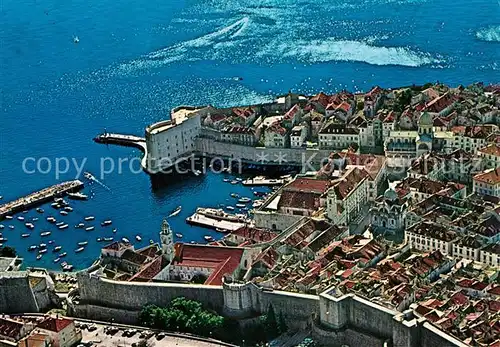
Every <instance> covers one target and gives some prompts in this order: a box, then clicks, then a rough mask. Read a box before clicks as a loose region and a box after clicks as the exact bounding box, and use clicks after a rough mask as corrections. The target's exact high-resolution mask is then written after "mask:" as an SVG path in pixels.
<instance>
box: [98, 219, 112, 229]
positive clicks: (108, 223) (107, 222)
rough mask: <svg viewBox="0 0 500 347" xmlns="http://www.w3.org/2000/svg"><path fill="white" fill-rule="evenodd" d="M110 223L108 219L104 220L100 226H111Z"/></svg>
mask: <svg viewBox="0 0 500 347" xmlns="http://www.w3.org/2000/svg"><path fill="white" fill-rule="evenodd" d="M112 223H113V222H112V221H111V220H110V219H108V220H105V221H104V222H102V223H101V225H102V226H103V227H105V226H108V225H111V224H112Z"/></svg>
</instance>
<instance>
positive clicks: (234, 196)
mask: <svg viewBox="0 0 500 347" xmlns="http://www.w3.org/2000/svg"><path fill="white" fill-rule="evenodd" d="M231 197H232V198H239V197H240V196H239V194H236V193H231Z"/></svg>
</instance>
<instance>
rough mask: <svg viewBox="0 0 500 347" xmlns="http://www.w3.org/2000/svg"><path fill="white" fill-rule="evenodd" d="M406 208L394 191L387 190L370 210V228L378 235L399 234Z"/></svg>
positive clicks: (402, 226)
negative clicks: (378, 233)
mask: <svg viewBox="0 0 500 347" xmlns="http://www.w3.org/2000/svg"><path fill="white" fill-rule="evenodd" d="M406 208H407V204H406V203H405V202H403V201H402V200H401V199H400V197H399V196H398V194H397V193H396V191H395V190H394V189H392V188H389V189H387V190H386V191H385V193H384V196H383V198H382V199H381V200H380V201H377V202H376V203H375V206H373V207H372V208H371V209H370V216H371V226H372V227H373V229H374V230H375V231H377V232H380V233H385V232H389V233H392V234H396V233H398V234H399V233H401V232H402V231H403V230H404V227H405V216H406Z"/></svg>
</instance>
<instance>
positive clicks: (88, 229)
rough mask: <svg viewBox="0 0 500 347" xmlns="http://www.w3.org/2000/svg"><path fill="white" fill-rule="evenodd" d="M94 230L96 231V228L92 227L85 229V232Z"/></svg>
mask: <svg viewBox="0 0 500 347" xmlns="http://www.w3.org/2000/svg"><path fill="white" fill-rule="evenodd" d="M94 229H95V227H94V226H91V227H86V228H85V231H92V230H94Z"/></svg>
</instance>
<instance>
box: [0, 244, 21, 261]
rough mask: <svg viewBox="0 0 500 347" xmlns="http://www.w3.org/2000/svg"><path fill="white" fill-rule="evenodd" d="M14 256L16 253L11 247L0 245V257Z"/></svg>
mask: <svg viewBox="0 0 500 347" xmlns="http://www.w3.org/2000/svg"><path fill="white" fill-rule="evenodd" d="M16 256H17V253H16V250H15V249H14V248H13V247H9V246H5V247H0V257H6V258H15V257H16Z"/></svg>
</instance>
